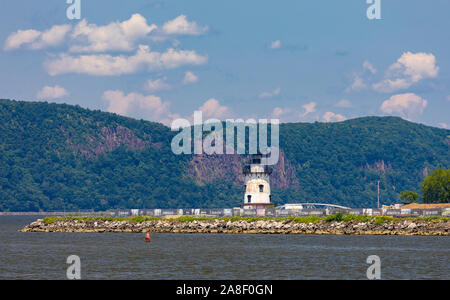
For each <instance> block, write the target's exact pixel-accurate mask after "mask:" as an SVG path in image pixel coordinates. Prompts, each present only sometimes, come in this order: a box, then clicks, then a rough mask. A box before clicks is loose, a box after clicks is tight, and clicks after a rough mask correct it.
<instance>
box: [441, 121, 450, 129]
mask: <svg viewBox="0 0 450 300" xmlns="http://www.w3.org/2000/svg"><path fill="white" fill-rule="evenodd" d="M438 125H439V127H441V128H444V129H450V126H449V125H448V124H447V123H443V122H442V123H439V124H438Z"/></svg>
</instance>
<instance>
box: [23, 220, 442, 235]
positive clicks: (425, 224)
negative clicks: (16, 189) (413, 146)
mask: <svg viewBox="0 0 450 300" xmlns="http://www.w3.org/2000/svg"><path fill="white" fill-rule="evenodd" d="M449 229H450V222H448V221H442V220H437V221H424V220H395V221H388V222H377V221H376V220H375V219H374V220H371V221H368V222H358V221H347V222H338V221H332V222H329V221H325V220H321V221H318V222H315V223H306V222H305V223H301V222H295V221H294V220H275V219H274V220H270V219H265V220H257V221H251V222H248V221H246V220H237V221H232V220H220V219H212V220H201V221H200V220H194V221H178V220H164V219H160V220H150V221H143V222H133V221H128V220H122V221H120V220H77V219H70V220H66V219H61V220H56V221H53V222H46V221H44V219H39V220H37V221H35V222H33V223H31V224H29V225H28V226H26V227H24V228H23V229H22V230H20V231H22V232H134V233H139V232H141V233H142V232H151V233H228V234H333V235H343V234H347V235H350V234H352V235H433V236H448V235H449V232H450V231H449Z"/></svg>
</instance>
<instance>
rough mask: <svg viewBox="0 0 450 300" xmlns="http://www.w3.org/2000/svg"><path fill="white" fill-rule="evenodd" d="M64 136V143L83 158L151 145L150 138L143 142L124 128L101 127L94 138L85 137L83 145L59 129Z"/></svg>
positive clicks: (140, 148) (139, 148)
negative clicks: (122, 146) (122, 148)
mask: <svg viewBox="0 0 450 300" xmlns="http://www.w3.org/2000/svg"><path fill="white" fill-rule="evenodd" d="M61 130H62V131H63V133H64V134H65V136H66V143H67V144H68V145H69V147H71V148H72V149H73V150H74V151H75V153H78V154H80V155H81V156H82V157H84V158H92V157H96V156H98V155H100V154H103V153H105V152H111V151H114V150H115V149H117V148H118V147H120V146H121V145H124V146H125V147H126V149H127V150H129V151H135V150H142V149H144V148H145V147H146V146H147V145H149V144H151V140H150V138H148V139H146V140H143V139H140V138H139V137H137V136H136V135H135V134H134V133H133V131H131V130H130V129H128V128H126V127H122V126H117V127H114V128H110V127H103V128H101V129H100V132H99V133H98V135H97V136H96V137H93V136H87V137H86V139H85V142H84V143H75V142H74V141H73V140H72V139H71V137H70V135H69V134H68V133H67V132H66V131H64V130H63V129H61Z"/></svg>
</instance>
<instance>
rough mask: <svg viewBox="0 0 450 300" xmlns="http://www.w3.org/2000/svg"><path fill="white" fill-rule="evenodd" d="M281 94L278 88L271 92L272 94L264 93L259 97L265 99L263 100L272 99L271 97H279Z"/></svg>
mask: <svg viewBox="0 0 450 300" xmlns="http://www.w3.org/2000/svg"><path fill="white" fill-rule="evenodd" d="M280 92H281V89H280V88H279V87H278V88H276V89H274V90H273V91H271V92H262V93H261V94H259V96H258V97H259V98H260V99H263V98H270V97H273V96H277V95H279V94H280Z"/></svg>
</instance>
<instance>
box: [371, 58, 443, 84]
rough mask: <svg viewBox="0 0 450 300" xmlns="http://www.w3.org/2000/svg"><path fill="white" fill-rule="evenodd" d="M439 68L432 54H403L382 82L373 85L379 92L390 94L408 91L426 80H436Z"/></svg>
mask: <svg viewBox="0 0 450 300" xmlns="http://www.w3.org/2000/svg"><path fill="white" fill-rule="evenodd" d="M438 73H439V67H437V66H436V58H435V56H434V55H433V54H432V53H411V52H406V53H403V54H402V56H401V57H400V58H399V59H398V60H397V62H395V63H394V64H392V65H391V66H390V67H389V69H388V71H387V73H386V76H385V79H384V80H382V81H381V82H378V83H375V84H373V85H372V88H373V89H374V90H375V91H378V92H385V93H390V92H394V91H397V90H402V89H407V88H409V87H411V86H412V85H414V84H415V83H417V82H419V81H421V80H423V79H426V78H436V77H437V75H438Z"/></svg>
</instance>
